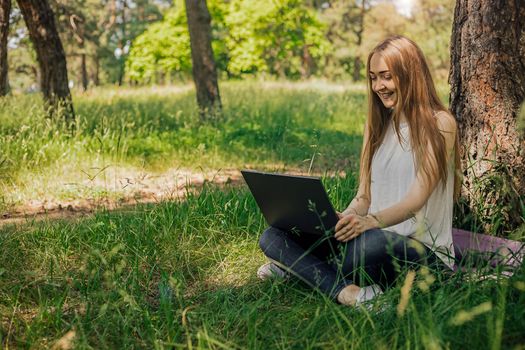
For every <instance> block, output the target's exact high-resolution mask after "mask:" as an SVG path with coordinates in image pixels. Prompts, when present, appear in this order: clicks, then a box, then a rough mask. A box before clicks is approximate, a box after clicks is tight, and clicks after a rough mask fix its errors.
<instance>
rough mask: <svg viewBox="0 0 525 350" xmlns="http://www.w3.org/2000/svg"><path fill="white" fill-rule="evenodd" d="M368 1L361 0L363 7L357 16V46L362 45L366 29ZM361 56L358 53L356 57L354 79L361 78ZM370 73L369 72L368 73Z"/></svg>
mask: <svg viewBox="0 0 525 350" xmlns="http://www.w3.org/2000/svg"><path fill="white" fill-rule="evenodd" d="M367 6H368V2H367V1H366V0H362V1H361V8H360V10H359V17H358V18H357V27H356V30H355V35H356V37H357V42H356V44H357V47H361V44H362V43H363V31H364V30H365V27H364V26H365V15H366V12H367ZM361 63H362V62H361V57H359V55H356V56H355V57H354V71H353V73H352V79H353V81H359V80H361ZM367 74H368V73H367Z"/></svg>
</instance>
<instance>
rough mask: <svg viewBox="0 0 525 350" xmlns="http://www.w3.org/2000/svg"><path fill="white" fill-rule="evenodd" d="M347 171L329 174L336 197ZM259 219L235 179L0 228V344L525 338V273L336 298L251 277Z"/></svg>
mask: <svg viewBox="0 0 525 350" xmlns="http://www.w3.org/2000/svg"><path fill="white" fill-rule="evenodd" d="M354 185H355V179H354V178H353V177H352V176H351V175H349V176H346V177H344V178H337V179H327V180H326V186H327V188H328V190H329V193H330V196H331V199H332V201H333V202H334V203H336V205H341V204H342V203H344V202H345V201H346V200H348V198H349V197H350V196H351V195H352V194H353V193H352V191H351V190H350V189H351V188H353V186H354ZM264 226H265V225H264V221H263V219H262V217H261V216H260V214H259V211H258V210H257V208H256V205H255V203H254V200H253V198H252V197H251V195H250V194H249V192H247V191H246V190H245V189H243V188H238V187H231V188H227V189H226V190H221V189H218V188H216V187H214V186H212V185H206V186H205V187H204V189H203V190H202V191H201V192H200V193H198V194H191V193H189V195H188V197H187V198H186V199H185V200H184V201H181V202H178V203H163V204H160V205H156V206H139V207H137V208H135V209H134V210H133V211H122V212H104V211H103V212H99V213H97V214H96V215H95V216H94V217H91V218H86V219H81V220H78V221H73V222H71V221H62V222H47V223H40V224H36V223H35V224H28V225H25V226H22V227H18V228H14V227H11V228H4V229H2V232H1V234H0V247H1V254H0V267H1V268H0V282H1V283H0V319H1V326H2V327H1V332H0V343H1V344H3V346H4V347H5V348H40V347H49V346H51V345H53V344H54V343H55V342H56V341H57V340H58V339H60V338H62V337H63V336H64V335H66V334H68V332H72V333H69V334H70V335H71V334H74V336H73V337H72V341H73V344H74V345H75V346H76V347H77V348H80V349H82V348H112V349H115V348H158V349H164V348H174V347H175V348H192V347H195V348H213V349H220V348H233V349H236V348H250V349H252V348H253V349H268V348H279V349H296V348H306V349H314V348H351V349H375V348H384V349H390V348H432V349H435V348H473V349H478V348H479V349H483V348H491V349H499V348H502V347H503V348H512V347H515V346H518V347H519V346H523V344H524V343H525V333H524V332H523V330H524V329H525V308H524V307H523V306H524V305H525V274H524V270H523V269H521V270H520V271H519V272H518V274H517V275H515V276H514V277H512V278H511V279H503V278H499V279H496V280H485V281H479V282H475V281H474V280H473V279H471V280H465V279H464V278H463V276H462V275H460V274H456V275H453V276H448V275H442V274H436V273H429V272H425V271H424V270H420V271H419V272H417V274H416V276H415V281H414V283H413V285H412V288H411V289H410V290H409V293H408V295H407V298H405V301H404V302H403V303H405V306H404V307H403V310H402V312H400V311H399V308H398V305H399V304H400V299H401V296H400V295H401V292H400V290H401V288H402V286H403V285H404V284H405V279H404V277H402V278H400V280H399V284H398V285H397V287H395V288H393V289H391V290H389V291H388V292H387V293H386V294H385V295H384V297H383V298H382V299H380V300H379V301H380V303H381V305H383V306H385V310H383V311H377V309H376V311H368V310H366V309H354V308H350V307H345V306H341V305H337V304H335V303H333V302H332V301H330V300H327V299H326V298H325V297H323V296H322V295H321V294H319V293H317V292H315V291H312V290H310V289H309V288H307V287H305V286H304V285H302V284H301V283H300V282H298V281H294V280H292V281H288V282H284V281H279V280H276V281H266V282H261V281H259V280H257V279H256V277H255V271H256V269H257V267H258V266H259V265H260V264H261V263H263V262H264V260H265V259H264V257H263V255H262V253H261V252H260V251H259V249H258V246H257V240H258V235H259V233H260V232H261V231H262V230H263V229H264Z"/></svg>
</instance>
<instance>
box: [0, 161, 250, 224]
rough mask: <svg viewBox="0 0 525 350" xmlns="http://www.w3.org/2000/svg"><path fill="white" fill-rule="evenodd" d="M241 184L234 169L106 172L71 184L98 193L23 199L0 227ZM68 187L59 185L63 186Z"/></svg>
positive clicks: (0, 215)
mask: <svg viewBox="0 0 525 350" xmlns="http://www.w3.org/2000/svg"><path fill="white" fill-rule="evenodd" d="M108 179H109V180H108ZM242 181H243V180H242V176H241V173H240V171H238V170H235V169H225V170H215V171H201V172H197V171H193V170H189V169H170V170H168V171H166V172H163V173H160V174H156V173H145V172H142V171H136V170H131V169H109V170H108V171H107V174H105V176H104V177H101V176H100V177H98V178H96V179H85V180H83V181H80V182H79V183H75V185H76V186H82V189H83V192H84V193H90V189H92V191H91V193H99V194H97V195H90V196H87V197H86V198H78V199H69V200H64V199H57V198H55V197H53V196H52V195H45V196H44V198H39V199H30V200H27V201H26V202H24V203H21V204H19V205H16V206H14V207H11V208H9V209H8V210H7V211H5V212H1V213H0V228H1V227H3V226H5V225H10V224H25V223H28V222H32V221H40V220H45V219H64V218H77V217H84V216H86V215H90V214H91V213H93V212H94V211H96V210H100V209H107V210H115V209H120V208H126V207H131V206H134V205H136V204H146V203H158V202H161V201H167V200H179V199H182V198H184V196H185V195H186V193H187V192H188V191H191V190H196V189H198V188H200V187H202V185H203V184H204V183H205V182H212V183H214V184H218V185H226V184H241V183H242ZM70 185H71V184H70V183H63V186H64V187H68V186H70ZM100 189H103V191H102V193H103V195H100V192H101V191H100Z"/></svg>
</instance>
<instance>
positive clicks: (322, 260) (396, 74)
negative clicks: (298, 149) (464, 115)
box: [258, 36, 460, 305]
mask: <svg viewBox="0 0 525 350" xmlns="http://www.w3.org/2000/svg"><path fill="white" fill-rule="evenodd" d="M367 74H368V86H369V89H368V99H369V108H368V117H367V121H366V125H365V130H364V137H363V149H362V153H361V165H360V179H359V188H358V191H357V195H356V196H355V198H354V199H353V200H352V201H351V202H350V204H349V205H348V207H347V208H346V209H345V210H344V211H343V212H342V213H339V218H340V219H339V221H338V223H337V225H336V227H335V235H334V236H333V237H324V238H321V239H319V237H318V236H317V237H314V236H311V235H308V234H300V235H296V234H291V233H289V232H284V231H281V230H279V229H276V228H273V227H270V228H268V229H267V230H266V231H265V232H264V233H263V234H262V236H261V239H260V242H259V243H260V247H261V249H262V250H263V252H264V254H265V255H266V256H267V257H268V258H270V260H271V261H272V262H271V263H268V264H265V265H263V266H261V268H260V269H259V271H258V276H259V277H261V278H267V277H269V276H270V275H275V274H277V275H285V274H287V273H288V272H290V273H292V274H294V275H296V276H298V277H300V278H301V279H302V280H304V281H305V282H307V283H308V284H309V285H311V286H312V287H314V288H317V289H319V290H320V291H322V292H323V293H325V294H327V295H328V296H330V297H332V298H334V299H336V300H337V301H338V302H340V303H342V304H347V305H354V304H356V303H360V302H364V301H367V300H370V299H371V298H373V297H374V296H375V295H377V294H378V293H381V289H384V288H386V287H388V286H389V285H391V284H392V283H393V282H394V280H395V278H396V277H397V275H398V274H399V272H400V270H401V268H402V267H405V266H407V265H411V266H413V268H416V267H417V266H420V265H431V266H437V267H442V268H447V267H449V268H450V267H452V264H453V260H454V250H453V246H452V207H453V201H454V197H455V196H456V195H457V194H458V192H459V186H460V181H459V178H458V174H459V156H458V139H457V132H456V130H457V129H456V122H455V119H454V117H453V116H452V115H451V114H450V113H449V112H448V111H447V109H446V108H445V107H444V105H443V104H442V103H441V101H440V100H439V97H438V96H437V93H436V89H435V87H434V82H433V80H432V77H431V75H430V71H429V69H428V65H427V63H426V60H425V58H424V55H423V53H422V51H421V49H420V48H419V47H418V46H417V45H416V44H415V43H414V42H413V41H411V40H409V39H407V38H405V37H402V36H393V37H390V38H388V39H386V40H384V41H383V42H381V43H379V44H378V45H377V46H376V47H375V48H374V49H373V50H372V52H371V53H370V55H369V56H368V61H367ZM363 276H364V277H366V278H368V280H367V279H366V278H364V277H363ZM367 284H369V285H368V286H366V285H367ZM370 284H371V285H370Z"/></svg>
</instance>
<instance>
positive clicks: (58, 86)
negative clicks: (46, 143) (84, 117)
mask: <svg viewBox="0 0 525 350" xmlns="http://www.w3.org/2000/svg"><path fill="white" fill-rule="evenodd" d="M17 2H18V6H19V7H20V11H21V12H22V16H23V17H24V21H25V23H26V26H27V29H28V30H29V37H30V38H31V42H32V43H33V47H34V49H35V51H36V55H37V61H38V65H39V68H40V88H41V89H42V93H43V94H44V100H45V102H46V104H47V106H48V109H49V112H50V113H51V114H56V113H57V112H59V111H60V112H61V113H62V114H63V115H64V117H65V120H66V122H67V123H68V125H70V126H73V125H74V120H75V113H74V110H73V102H72V99H71V93H70V91H69V86H68V82H69V80H68V76H67V66H66V56H65V54H64V48H63V47H62V42H61V41H60V37H59V36H58V32H57V29H56V23H55V17H54V14H53V11H52V10H51V7H50V6H49V3H48V1H47V0H17Z"/></svg>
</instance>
